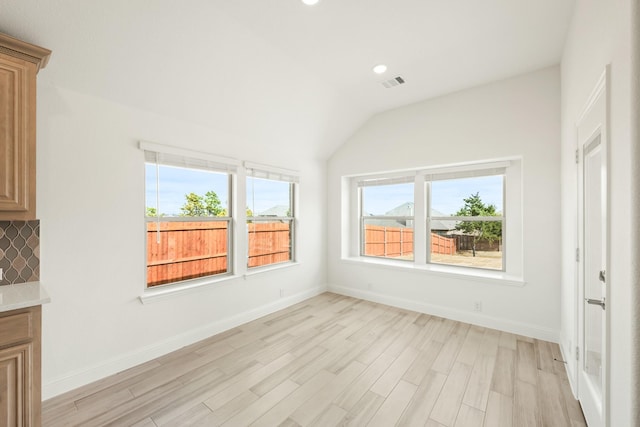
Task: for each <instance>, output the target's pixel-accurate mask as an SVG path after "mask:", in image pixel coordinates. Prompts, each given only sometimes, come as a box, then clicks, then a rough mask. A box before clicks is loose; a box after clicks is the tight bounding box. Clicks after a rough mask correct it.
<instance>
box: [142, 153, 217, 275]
mask: <svg viewBox="0 0 640 427" xmlns="http://www.w3.org/2000/svg"><path fill="white" fill-rule="evenodd" d="M158 172H159V179H158ZM145 181H146V182H145V184H146V187H145V189H146V195H145V206H146V209H145V215H146V217H147V230H146V231H147V287H153V286H158V285H163V284H168V283H174V282H179V281H183V280H188V279H194V278H198V277H204V276H211V275H216V274H223V273H227V272H228V271H229V247H228V246H229V222H228V221H227V220H224V219H220V220H203V219H204V218H210V217H225V216H228V215H229V212H228V206H229V175H228V174H225V173H221V172H211V171H206V170H200V169H189V168H182V167H174V166H166V165H159V166H156V165H155V164H152V163H147V164H145ZM169 219H173V220H172V221H169Z"/></svg>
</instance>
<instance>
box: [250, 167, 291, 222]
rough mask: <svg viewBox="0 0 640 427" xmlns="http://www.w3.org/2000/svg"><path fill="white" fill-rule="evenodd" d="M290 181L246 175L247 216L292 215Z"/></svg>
mask: <svg viewBox="0 0 640 427" xmlns="http://www.w3.org/2000/svg"><path fill="white" fill-rule="evenodd" d="M292 215H293V213H292V209H291V183H290V182H285V181H275V180H271V179H262V178H254V177H247V216H266V217H278V216H279V217H286V216H292Z"/></svg>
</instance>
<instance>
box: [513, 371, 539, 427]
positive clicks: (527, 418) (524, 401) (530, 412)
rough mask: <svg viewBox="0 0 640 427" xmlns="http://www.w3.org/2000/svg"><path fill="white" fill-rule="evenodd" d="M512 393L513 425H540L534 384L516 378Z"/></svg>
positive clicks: (532, 426)
mask: <svg viewBox="0 0 640 427" xmlns="http://www.w3.org/2000/svg"><path fill="white" fill-rule="evenodd" d="M514 394H515V395H514V405H513V425H514V426H517V427H537V426H540V425H542V424H541V419H540V412H539V410H538V396H537V390H536V386H535V385H533V384H531V383H528V382H526V381H521V380H516V384H515V391H514Z"/></svg>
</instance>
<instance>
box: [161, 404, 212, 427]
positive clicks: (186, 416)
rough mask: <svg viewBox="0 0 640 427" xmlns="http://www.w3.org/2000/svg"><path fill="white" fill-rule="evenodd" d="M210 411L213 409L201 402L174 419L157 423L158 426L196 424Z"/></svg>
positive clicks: (176, 426) (174, 426) (172, 426)
mask: <svg viewBox="0 0 640 427" xmlns="http://www.w3.org/2000/svg"><path fill="white" fill-rule="evenodd" d="M210 413H211V409H209V408H207V405H205V404H204V403H199V404H197V405H196V406H194V407H192V408H190V409H188V410H186V411H185V412H182V413H180V414H177V415H176V416H175V417H174V418H173V419H171V420H168V421H167V422H165V423H163V424H158V423H157V422H156V425H157V426H158V427H182V426H185V425H188V426H189V425H196V423H197V422H198V420H201V419H202V418H204V417H206V416H207V415H209V414H210ZM152 419H153V418H152Z"/></svg>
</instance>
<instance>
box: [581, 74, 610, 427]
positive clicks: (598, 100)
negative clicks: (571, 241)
mask: <svg viewBox="0 0 640 427" xmlns="http://www.w3.org/2000/svg"><path fill="white" fill-rule="evenodd" d="M609 69H610V67H609V65H607V67H606V68H605V70H604V71H603V73H602V74H601V76H600V78H599V80H598V83H597V84H596V85H595V88H594V89H593V91H592V93H591V95H590V96H589V98H588V101H587V103H586V106H585V108H584V110H583V113H582V114H581V115H580V118H579V119H578V120H577V122H576V163H577V165H576V166H577V178H578V179H577V187H578V188H577V189H578V198H577V199H578V205H577V221H576V225H577V230H576V235H577V250H578V252H577V256H576V261H577V263H576V326H577V328H576V332H577V340H576V342H577V345H578V350H577V355H579V356H578V361H577V366H576V368H577V369H576V387H577V390H576V391H577V393H576V394H577V397H578V399H580V396H581V392H582V390H581V387H585V386H586V385H585V384H583V383H582V378H581V375H582V364H583V363H584V349H585V337H584V267H585V266H584V254H585V247H584V155H585V152H584V149H585V148H586V147H588V146H589V145H590V144H591V143H592V142H593V140H594V138H595V137H596V135H598V134H599V135H600V144H601V151H602V163H603V164H604V167H605V173H604V174H603V176H602V179H603V181H604V182H603V189H602V191H603V194H602V198H603V199H604V200H603V205H604V209H603V211H602V225H603V240H604V241H603V248H602V249H603V252H604V254H603V261H604V266H603V269H604V270H605V271H606V282H605V284H606V286H605V295H604V298H605V301H606V309H605V310H604V321H605V325H604V329H603V331H604V341H603V343H602V349H603V352H604V355H603V366H602V376H603V378H602V419H603V422H604V425H605V426H608V425H609V418H610V417H609V407H610V405H609V396H610V384H609V377H610V364H609V359H610V358H609V354H610V349H611V346H610V335H611V334H610V325H611V310H610V308H611V306H610V304H609V302H610V301H611V300H610V298H609V296H610V286H611V281H610V279H611V276H610V274H609V270H608V267H609V265H610V253H611V251H610V230H611V228H610V197H609V195H610V184H609V183H610V179H609V174H610V163H609V157H610V155H609V146H610V144H609V111H610V110H609V96H608V93H609V84H610V83H609V78H610V70H609ZM596 108H603V109H604V111H603V112H602V113H601V117H600V118H599V120H598V123H597V125H595V126H593V127H592V128H590V130H589V134H588V135H587V136H586V137H581V135H580V132H579V130H580V127H581V125H583V124H586V123H585V122H586V121H587V119H588V118H590V114H591V113H592V112H593V111H594V109H596ZM584 411H585V408H584V406H583V412H584Z"/></svg>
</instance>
